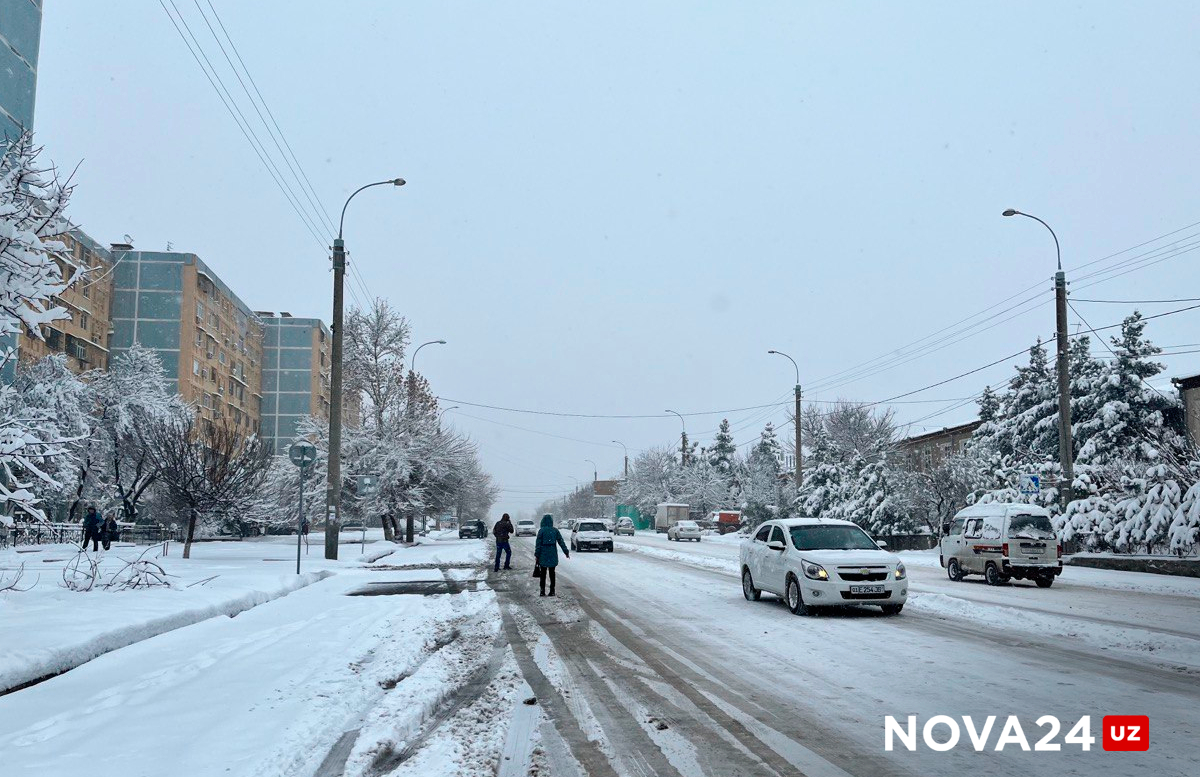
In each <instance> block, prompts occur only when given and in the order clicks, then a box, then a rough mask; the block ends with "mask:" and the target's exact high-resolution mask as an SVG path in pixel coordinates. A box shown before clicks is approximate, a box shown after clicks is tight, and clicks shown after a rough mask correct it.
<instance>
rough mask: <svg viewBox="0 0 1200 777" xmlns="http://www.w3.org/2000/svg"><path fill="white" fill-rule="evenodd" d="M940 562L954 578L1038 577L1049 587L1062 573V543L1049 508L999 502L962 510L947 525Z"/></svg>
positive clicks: (994, 580) (997, 580)
mask: <svg viewBox="0 0 1200 777" xmlns="http://www.w3.org/2000/svg"><path fill="white" fill-rule="evenodd" d="M939 553H940V556H939V560H940V561H941V564H942V566H943V567H945V569H946V574H947V575H949V576H950V579H951V580H962V579H963V578H964V577H966V576H967V575H983V579H984V580H985V581H987V584H988V585H1001V584H1003V583H1007V582H1008V581H1009V580H1011V579H1014V578H1015V579H1017V580H1033V581H1034V582H1035V583H1037V585H1038V587H1039V588H1049V587H1050V586H1051V585H1053V584H1054V578H1056V577H1058V576H1059V575H1061V574H1062V569H1063V565H1062V542H1060V541H1059V539H1058V535H1056V534H1055V533H1054V527H1053V525H1052V524H1051V523H1050V512H1049V511H1048V510H1046V509H1045V508H1042V507H1038V506H1036V505H1029V504H1020V503H1011V502H996V503H992V504H979V505H972V506H970V507H968V508H966V509H965V510H960V511H959V513H958V514H957V515H955V516H954V520H953V521H951V522H950V523H949V524H947V525H946V527H945V533H944V536H943V537H942V541H941V543H940V546H939Z"/></svg>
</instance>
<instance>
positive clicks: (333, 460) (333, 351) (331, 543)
mask: <svg viewBox="0 0 1200 777" xmlns="http://www.w3.org/2000/svg"><path fill="white" fill-rule="evenodd" d="M355 193H356V194H357V192H355ZM351 196H353V195H351ZM346 204H347V205H349V204H350V201H349V200H346ZM345 212H346V209H345V208H342V214H343V215H344V214H345ZM340 231H341V230H339V232H340ZM345 282H346V244H345V242H343V241H342V238H341V235H340V234H339V235H338V237H337V239H336V240H334V241H333V344H332V345H331V346H330V349H329V357H330V366H329V462H328V480H329V487H328V490H327V491H326V498H325V503H326V510H325V558H327V559H337V557H338V535H340V534H341V531H342V524H341V508H342V323H343V321H344V320H345V311H344V310H343V303H342V296H343V294H342V289H343V287H344V285H345Z"/></svg>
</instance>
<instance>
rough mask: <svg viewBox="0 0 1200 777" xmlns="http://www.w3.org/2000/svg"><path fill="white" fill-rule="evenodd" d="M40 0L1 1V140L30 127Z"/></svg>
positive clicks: (31, 127) (40, 27) (31, 124)
mask: <svg viewBox="0 0 1200 777" xmlns="http://www.w3.org/2000/svg"><path fill="white" fill-rule="evenodd" d="M41 43H42V0H0V143H2V142H3V140H4V139H5V138H8V139H12V138H16V137H19V136H20V135H21V133H23V132H25V131H27V130H31V129H33V107H34V98H35V97H36V96H37V65H38V49H39V48H41Z"/></svg>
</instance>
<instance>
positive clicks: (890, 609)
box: [883, 604, 904, 615]
mask: <svg viewBox="0 0 1200 777" xmlns="http://www.w3.org/2000/svg"><path fill="white" fill-rule="evenodd" d="M903 609H904V605H903V604H885V605H883V614H884V615H899V614H900V611H901V610H903Z"/></svg>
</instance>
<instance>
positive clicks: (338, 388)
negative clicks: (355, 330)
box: [325, 178, 404, 560]
mask: <svg viewBox="0 0 1200 777" xmlns="http://www.w3.org/2000/svg"><path fill="white" fill-rule="evenodd" d="M385 184H391V185H392V186H403V185H404V179H403V178H392V179H389V180H387V181H376V182H375V183H369V184H367V185H366V186H360V187H358V188H357V189H355V190H354V193H353V194H351V195H350V196H349V197H347V198H346V204H345V205H343V206H342V217H341V219H340V220H339V221H338V234H337V238H336V239H335V240H334V241H333V344H332V346H331V347H330V353H329V356H330V360H331V362H332V363H331V364H330V367H329V462H328V468H329V469H328V474H329V488H328V490H327V491H326V496H325V558H327V559H334V560H336V559H337V557H338V535H339V534H340V533H341V530H342V516H341V511H342V324H343V323H344V320H345V311H344V309H343V303H342V296H343V294H342V290H343V288H344V286H345V283H346V243H345V242H344V241H343V240H342V228H343V227H344V226H345V225H346V208H347V207H349V205H350V200H353V199H354V198H355V196H356V195H357V194H358V193H359V192H361V191H362V190H363V189H370V188H371V187H372V186H383V185H385Z"/></svg>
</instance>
